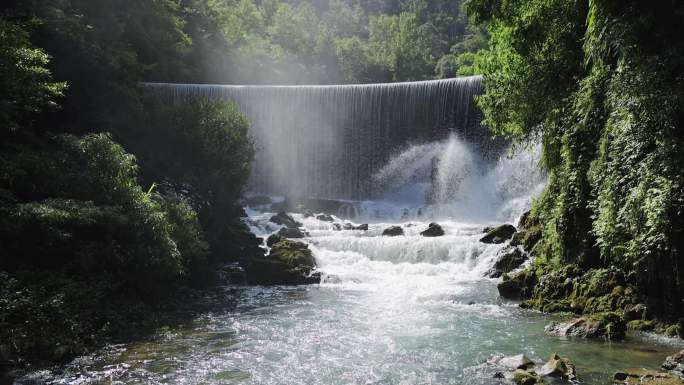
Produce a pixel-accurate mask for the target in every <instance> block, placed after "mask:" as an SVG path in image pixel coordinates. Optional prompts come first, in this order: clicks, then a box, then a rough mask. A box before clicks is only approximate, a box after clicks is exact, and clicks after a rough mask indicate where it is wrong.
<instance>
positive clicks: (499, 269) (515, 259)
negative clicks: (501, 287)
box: [487, 246, 527, 278]
mask: <svg viewBox="0 0 684 385" xmlns="http://www.w3.org/2000/svg"><path fill="white" fill-rule="evenodd" d="M526 260H527V256H526V255H525V253H523V252H522V250H520V248H518V247H514V246H508V247H506V248H505V249H503V250H501V251H499V254H498V255H497V259H496V262H495V263H494V266H492V268H491V269H490V270H489V271H488V272H487V276H488V277H490V278H499V277H501V276H502V275H504V274H505V273H510V272H511V271H513V270H515V269H517V268H518V267H520V266H521V265H522V264H523V263H525V261H526Z"/></svg>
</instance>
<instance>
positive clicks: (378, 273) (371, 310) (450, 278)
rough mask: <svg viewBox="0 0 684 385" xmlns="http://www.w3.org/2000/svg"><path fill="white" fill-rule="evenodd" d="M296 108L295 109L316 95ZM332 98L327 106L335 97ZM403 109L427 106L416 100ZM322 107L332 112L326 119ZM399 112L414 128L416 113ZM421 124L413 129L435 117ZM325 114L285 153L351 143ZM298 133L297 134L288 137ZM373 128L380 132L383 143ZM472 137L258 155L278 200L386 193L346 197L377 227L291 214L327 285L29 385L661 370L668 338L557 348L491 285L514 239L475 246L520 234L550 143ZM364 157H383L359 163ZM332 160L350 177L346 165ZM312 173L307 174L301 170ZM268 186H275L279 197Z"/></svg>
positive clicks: (37, 376)
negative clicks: (503, 360)
mask: <svg viewBox="0 0 684 385" xmlns="http://www.w3.org/2000/svg"><path fill="white" fill-rule="evenodd" d="M450 84H451V87H452V88H449V87H450V86H449V85H450ZM453 84H454V83H453V82H452V83H449V82H443V83H430V84H423V85H420V84H419V85H417V86H415V87H417V88H415V87H414V86H406V85H400V86H397V87H396V88H394V89H391V87H390V88H388V87H386V86H380V87H375V88H374V87H372V86H369V87H366V88H360V89H359V90H361V94H362V95H363V97H362V98H361V99H360V100H366V101H369V100H370V101H373V100H375V101H376V102H377V103H378V104H377V105H376V107H375V108H380V107H378V106H381V105H383V103H384V102H380V100H381V99H382V98H385V97H387V95H395V96H396V95H398V94H397V93H401V92H404V93H407V94H406V95H413V96H414V97H415V96H416V95H423V96H425V95H435V94H434V92H435V91H436V90H437V91H439V92H453V90H454V89H453ZM411 87H414V88H411ZM421 87H422V88H421ZM435 87H437V88H435ZM439 87H443V88H442V89H440V88H439ZM450 89H451V91H449V90H450ZM171 90H173V92H179V93H181V94H187V93H209V94H211V93H217V94H218V95H214V96H216V97H227V96H226V95H232V96H231V97H236V98H237V99H238V100H241V101H243V102H245V101H247V100H252V98H258V97H264V98H265V99H266V100H267V101H270V102H273V103H276V102H277V101H278V100H281V99H279V98H281V97H282V95H280V96H274V94H273V93H277V92H282V93H283V94H284V95H292V94H291V92H293V90H294V88H293V89H289V88H284V89H283V90H280V89H278V88H268V89H265V88H253V89H251V88H250V89H248V90H240V89H237V88H232V87H228V88H220V87H218V88H217V87H214V86H209V87H205V88H202V87H201V86H186V87H185V88H184V87H171ZM351 90H354V88H353V87H352V88H350V87H339V88H334V87H333V88H330V89H323V88H322V89H317V88H311V89H304V91H301V90H300V92H303V93H304V96H306V97H307V98H314V97H315V98H317V97H321V95H328V97H331V95H333V94H334V95H336V96H335V98H339V97H350V98H351V96H352V95H351V94H350V92H352V91H351ZM416 90H422V91H420V92H417V91H416ZM464 90H466V91H467V89H466V88H462V89H461V91H459V92H465V91H464ZM421 92H423V93H422V94H421ZM237 94H240V95H239V96H235V95H237ZM383 95H384V96H383ZM406 95H404V96H406ZM304 96H302V95H299V96H297V98H304ZM461 96H463V95H461ZM431 97H432V96H431ZM431 97H430V98H431ZM440 97H442V98H443V99H439V98H437V99H435V100H433V99H430V98H427V99H429V100H433V101H434V102H436V103H439V105H440V106H441V107H439V108H440V110H439V111H442V112H444V111H451V110H450V109H451V108H452V107H453V106H451V107H449V106H447V107H448V108H447V107H444V106H445V105H446V104H448V103H447V102H446V101H445V100H451V99H449V98H450V97H445V96H444V95H442V96H440ZM463 97H465V96H463ZM470 97H472V95H470ZM297 98H294V100H299V101H301V100H304V99H297ZM374 98H375V99H374ZM325 100H327V102H328V103H329V102H331V100H332V99H330V98H328V99H325ZM335 100H339V99H335ZM357 100H359V99H357ZM406 100H408V101H410V102H411V103H413V104H415V103H416V102H417V99H415V98H414V99H413V100H412V99H410V98H408V99H406ZM424 101H425V100H423V101H421V103H423V102H424ZM278 103H280V102H278ZM407 103H408V102H407ZM295 104H296V103H295ZM324 104H325V103H323V104H322V105H324ZM352 104H353V103H352ZM346 106H347V107H349V105H348V104H347V105H346ZM347 107H345V108H347ZM278 108H279V109H282V108H284V107H283V106H279V107H278ZM355 108H358V109H359V110H361V111H366V112H365V113H366V115H365V116H366V117H368V116H377V115H376V114H375V113H376V112H377V111H376V110H373V108H370V107H369V108H367V109H365V108H366V107H363V106H356V107H355ZM401 108H407V106H406V105H403V107H401ZM421 108H422V107H421ZM459 108H462V106H461V107H459ZM380 110H381V111H384V112H383V113H387V112H388V111H391V109H387V108H385V109H384V110H383V109H382V108H380ZM315 111H318V112H315V114H318V113H319V112H320V110H319V109H318V108H317V109H315ZM371 111H374V112H373V113H372V114H371V113H370V112H371ZM290 112H293V113H295V112H296V111H294V110H292V111H290ZM424 112H425V113H429V111H427V110H426V111H424ZM345 113H348V111H346V112H345ZM402 113H403V114H404V115H403V116H404V117H406V113H407V112H406V111H403V112H402ZM448 113H451V112H448ZM251 114H254V115H252V116H257V119H261V120H258V121H259V122H260V123H258V124H257V126H258V127H262V128H263V127H266V126H262V125H261V124H262V123H263V122H265V121H267V119H271V118H273V116H274V115H272V114H271V113H270V112H269V113H266V112H264V113H263V114H262V115H259V112H258V111H252V112H251ZM269 114H270V115H269ZM248 115H249V114H248ZM414 115H415V116H413V118H412V119H413V120H411V119H409V121H411V122H415V121H416V120H415V119H417V118H418V116H419V115H420V116H423V115H421V114H414ZM316 116H317V115H316ZM309 117H310V115H309ZM319 118H320V117H319ZM319 118H316V119H318V120H315V119H314V121H313V123H307V126H306V127H305V128H304V129H302V130H303V131H302V132H308V131H307V130H309V129H312V130H313V129H320V131H319V132H318V133H317V134H315V135H313V134H312V139H311V140H312V141H309V142H301V141H300V142H298V143H297V144H296V145H295V144H292V145H293V146H294V147H288V146H289V144H288V145H284V147H283V148H281V150H284V151H285V150H286V151H291V150H292V149H293V148H297V146H299V145H301V144H302V143H305V144H306V146H316V145H317V144H316V140H318V139H315V138H319V139H320V138H322V137H323V136H321V135H328V134H331V133H335V132H339V131H336V130H337V128H335V129H333V130H328V128H330V126H325V124H323V123H325V122H330V120H328V119H322V118H320V119H319ZM293 119H294V118H293ZM333 120H334V119H333ZM293 121H294V120H293ZM290 123H291V122H290ZM290 123H286V124H285V126H286V127H291V125H290ZM357 123H358V122H357ZM433 123H434V121H433ZM318 124H323V126H320V127H319V126H317V125H318ZM355 124H356V123H355ZM359 124H360V123H359ZM326 127H327V128H326ZM335 127H339V126H335ZM376 127H377V126H376ZM362 128H363V126H358V127H357V128H355V129H353V130H350V131H345V132H348V133H350V132H351V133H353V135H352V136H354V135H357V136H359V135H360V136H359V137H356V138H354V139H350V138H347V139H345V140H341V141H338V142H335V141H333V142H331V143H333V144H334V143H337V144H340V143H345V146H347V144H349V143H351V144H352V145H355V144H357V145H358V146H368V145H370V147H372V146H374V145H375V144H377V143H378V142H377V140H381V139H382V138H378V137H376V138H374V139H373V140H370V141H365V139H364V138H366V137H364V136H363V135H367V134H368V132H365V133H364V134H363V135H361V134H360V133H362V132H364V131H363V129H362ZM279 129H280V128H279ZM374 130H376V128H374V129H373V130H370V131H369V132H371V133H372V132H375V133H378V132H385V131H374ZM283 132H285V131H283ZM283 132H281V133H277V134H274V135H273V136H272V137H270V138H266V139H264V138H262V143H263V140H273V141H274V142H272V143H270V144H266V146H267V147H269V146H276V145H278V143H277V142H278V141H279V140H282V139H283V136H282V134H283ZM302 132H299V133H300V134H301V133H302ZM462 134H463V132H461V131H459V130H455V131H454V132H452V133H451V134H450V135H449V136H448V137H447V138H444V137H443V136H441V138H443V139H440V140H432V141H427V142H426V141H422V142H419V144H413V145H406V144H403V150H401V151H396V150H395V149H392V148H384V149H382V150H379V152H376V153H374V152H372V151H370V150H369V147H363V148H360V149H355V148H351V147H350V148H347V147H345V149H344V151H342V153H344V154H346V155H344V156H346V158H340V159H342V160H343V162H341V161H340V159H338V158H336V157H337V155H334V156H333V155H330V156H328V157H325V156H323V154H324V152H320V151H326V148H327V147H326V146H328V145H330V143H328V142H325V141H323V142H321V143H319V144H320V145H321V147H318V148H316V149H315V151H309V152H305V154H307V155H305V157H304V158H302V159H303V160H302V159H294V158H290V155H291V154H289V153H285V152H283V153H279V152H278V151H280V150H276V149H272V150H269V151H271V152H269V151H266V153H268V154H271V155H273V154H281V155H282V157H283V158H282V160H283V162H282V163H283V164H282V165H281V166H282V167H284V168H282V169H278V168H277V167H281V166H277V165H275V164H271V163H269V161H268V160H267V161H265V162H266V163H264V161H263V160H262V163H260V165H259V166H258V167H257V168H261V169H260V170H261V172H265V171H264V170H266V171H267V172H266V174H263V175H271V174H272V173H276V174H278V175H277V178H276V180H275V181H266V182H263V183H265V184H266V185H268V186H267V187H268V188H266V191H278V192H281V193H283V192H293V190H291V189H290V190H288V189H289V188H290V187H287V186H296V185H297V184H301V186H300V187H301V188H302V190H301V191H295V192H297V193H304V192H307V193H317V194H320V195H319V196H335V194H333V193H331V192H332V191H333V190H335V189H340V190H339V191H338V192H339V195H340V196H344V197H348V198H353V197H354V196H358V197H365V198H367V197H369V196H370V195H372V194H369V193H370V191H371V190H372V191H373V192H374V194H376V195H375V197H376V198H377V199H376V200H374V201H370V200H367V201H363V202H347V203H346V206H345V207H347V208H350V207H351V209H349V210H347V211H348V212H353V213H355V217H356V218H355V221H357V222H361V221H363V222H366V223H369V227H368V230H366V231H358V230H339V228H338V226H339V227H342V226H341V225H343V224H344V222H345V221H344V220H343V219H340V218H337V217H335V218H334V219H335V222H334V223H330V222H324V221H320V220H317V219H315V218H312V217H308V218H305V217H304V216H303V215H301V214H293V216H294V218H295V219H296V220H297V221H299V222H301V223H302V224H303V227H304V230H306V231H307V232H308V234H309V236H308V237H307V238H306V239H304V241H306V242H307V243H309V245H310V246H309V247H310V248H311V250H312V251H313V254H314V257H315V259H316V263H317V265H318V270H319V271H320V272H321V273H322V276H323V282H322V283H321V284H320V285H313V286H307V287H243V286H235V285H230V284H227V285H226V286H225V287H224V292H223V293H224V295H225V297H220V298H221V299H220V300H219V302H220V303H221V304H222V306H215V307H214V310H213V311H209V312H207V311H206V310H205V311H203V312H201V314H200V315H199V316H198V317H197V318H196V319H195V320H194V321H193V322H192V323H190V324H188V325H184V326H181V327H176V328H174V329H172V330H170V331H166V332H163V333H159V335H157V336H156V337H155V338H152V339H150V340H149V341H143V342H138V343H132V344H128V345H116V346H110V347H108V348H107V349H104V350H102V351H99V352H97V353H95V354H93V355H91V356H86V357H81V358H79V359H77V360H75V361H74V362H72V363H71V364H69V365H67V366H65V367H63V368H60V369H59V370H57V371H42V372H37V373H33V374H31V375H29V376H27V377H26V378H24V379H23V380H20V381H19V382H18V383H19V384H26V385H28V384H35V383H36V382H33V381H34V380H35V381H37V383H41V381H42V382H43V383H49V384H115V383H117V384H123V383H125V384H199V383H202V384H212V385H214V384H215V385H219V384H249V385H271V384H272V385H276V384H277V385H280V384H286V385H290V384H292V385H295V384H297V385H298V384H321V385H337V384H340V385H342V384H345V385H346V384H368V385H370V384H378V385H380V384H407V385H408V384H473V385H488V384H495V383H499V382H498V380H494V379H493V378H492V377H491V373H490V374H487V373H486V372H483V371H482V370H481V366H480V364H481V363H482V362H484V361H485V360H486V358H487V357H489V356H491V355H493V354H506V355H513V354H519V353H524V354H526V355H528V356H529V357H531V358H533V359H535V360H537V361H541V360H543V359H545V358H546V357H548V356H549V355H550V354H551V353H554V352H557V353H559V354H561V355H563V356H568V357H570V358H571V359H572V360H573V362H574V363H575V364H576V365H577V368H578V373H579V375H580V377H581V379H582V380H583V381H584V383H587V384H604V383H605V384H608V383H611V376H612V373H613V372H614V371H616V370H619V369H624V368H626V367H632V366H639V367H645V368H650V369H657V368H658V366H659V364H660V362H662V359H663V357H664V356H665V355H666V354H669V353H671V352H672V350H674V346H672V345H671V341H670V342H667V343H665V344H664V343H656V342H654V341H652V340H644V339H640V338H631V339H628V340H627V341H625V342H613V343H611V344H604V343H603V342H591V341H582V342H577V341H575V342H572V341H564V340H559V339H557V338H554V337H549V336H546V335H544V333H543V327H544V325H545V324H546V323H547V322H549V321H550V320H551V318H550V317H548V316H545V315H542V314H539V313H535V312H529V311H526V310H523V309H520V308H518V307H516V306H513V305H512V304H510V303H507V302H505V301H503V300H502V299H501V298H500V297H499V296H498V292H497V290H496V281H495V280H492V279H488V278H485V277H484V274H485V273H486V272H487V271H488V270H489V268H490V267H491V266H492V264H493V262H494V261H495V259H496V257H497V253H498V252H499V251H500V250H501V249H502V248H503V247H506V244H501V245H493V244H485V243H482V242H480V241H479V240H480V238H481V237H482V235H483V227H484V226H485V225H490V224H499V223H502V222H509V223H516V221H517V219H518V218H519V216H520V215H521V214H522V213H523V212H524V211H525V210H526V209H528V208H529V206H530V201H531V199H532V198H533V197H534V196H536V195H537V194H538V193H539V192H540V191H541V190H542V189H543V186H544V183H545V176H544V174H543V173H542V172H540V170H539V154H540V148H539V145H538V144H534V145H530V146H529V147H528V148H525V149H522V150H521V151H517V152H514V153H512V154H505V155H499V153H498V152H495V154H496V155H497V156H494V157H493V158H494V159H490V158H491V157H492V153H491V152H488V151H487V149H486V146H481V145H480V144H481V143H482V142H477V141H474V140H472V138H467V137H464V135H462ZM373 135H374V134H373ZM333 136H334V135H333ZM434 137H435V136H433V138H434ZM438 137H439V136H438ZM366 139H367V138H366ZM374 140H375V141H374ZM325 143H327V144H325ZM478 143H479V144H478ZM269 148H270V147H269ZM321 149H322V150H321ZM319 150H320V151H319ZM335 151H337V150H335ZM378 153H381V154H382V155H381V156H377V154H378ZM268 154H266V155H264V156H270V155H268ZM288 154H289V155H288ZM311 154H318V155H316V156H317V157H319V158H320V159H319V158H315V159H313V158H312V159H313V160H316V159H318V161H320V167H319V168H317V167H318V166H316V165H317V164H318V163H314V164H313V165H312V164H309V165H308V166H307V165H306V164H307V162H311V161H312V159H309V158H306V157H307V156H309V155H311ZM331 154H338V155H339V153H337V152H333V153H331ZM363 154H375V155H374V156H371V157H370V158H369V159H366V160H363V161H361V159H362V158H363V156H362V155H363ZM392 154H394V155H392ZM262 155H263V154H262ZM321 157H322V158H321ZM276 158H277V157H276ZM293 159H294V160H293ZM331 159H334V160H335V161H334V162H331ZM354 160H356V161H358V162H356V163H354ZM288 162H290V163H288ZM292 162H294V163H292ZM301 162H303V163H301ZM336 162H341V163H336ZM335 165H337V166H339V169H334V166H335ZM304 166H306V167H308V168H305V169H298V168H297V167H304ZM358 166H361V167H358ZM293 170H296V172H295V171H293ZM331 170H332V171H331ZM326 172H327V174H326ZM306 173H309V174H306ZM323 174H325V176H323ZM263 175H262V177H263ZM288 178H290V179H288ZM317 178H321V179H317ZM283 181H287V182H288V183H285V184H282V182H283ZM293 182H294V183H293ZM285 185H287V186H285ZM359 185H360V186H359ZM272 187H278V188H279V189H276V190H270V188H272ZM280 188H285V190H282V189H280ZM295 190H296V189H295ZM364 194H366V195H364ZM247 211H248V214H249V218H247V219H246V222H247V223H248V225H249V226H250V228H251V230H252V231H253V232H254V233H255V234H256V235H258V236H260V237H261V238H262V239H264V240H265V239H266V238H267V237H268V236H269V235H270V234H273V233H275V232H276V231H278V230H279V228H280V226H278V225H276V224H274V223H271V222H270V221H269V219H270V217H271V216H272V215H273V213H270V212H260V211H256V210H251V209H248V210H247ZM431 221H438V222H439V224H440V225H441V226H442V228H443V229H444V232H445V235H443V236H440V237H435V238H428V237H424V236H422V235H421V234H420V233H421V231H423V230H425V229H426V228H427V227H428V223H429V222H431ZM356 224H358V223H356ZM336 225H337V226H336ZM391 225H394V226H401V228H402V230H403V231H404V235H403V236H396V237H388V236H383V235H382V232H383V230H384V229H386V228H387V227H388V226H391ZM668 344H670V345H668Z"/></svg>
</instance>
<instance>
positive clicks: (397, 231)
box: [382, 226, 404, 237]
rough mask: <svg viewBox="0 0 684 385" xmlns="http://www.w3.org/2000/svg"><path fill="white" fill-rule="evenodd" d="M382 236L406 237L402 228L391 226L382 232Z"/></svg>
mask: <svg viewBox="0 0 684 385" xmlns="http://www.w3.org/2000/svg"><path fill="white" fill-rule="evenodd" d="M382 235H384V236H386V237H397V236H400V235H404V229H402V228H401V226H390V227H388V228H386V229H385V230H383V231H382Z"/></svg>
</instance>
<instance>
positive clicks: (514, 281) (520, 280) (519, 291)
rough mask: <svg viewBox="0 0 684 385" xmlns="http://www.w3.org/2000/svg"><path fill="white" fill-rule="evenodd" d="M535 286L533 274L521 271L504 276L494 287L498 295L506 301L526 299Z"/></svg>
mask: <svg viewBox="0 0 684 385" xmlns="http://www.w3.org/2000/svg"><path fill="white" fill-rule="evenodd" d="M536 284H537V277H536V275H535V274H534V272H531V271H527V270H522V271H517V272H515V273H513V274H510V275H509V274H504V275H503V280H502V281H501V282H499V284H498V285H496V288H497V289H498V290H499V295H500V296H502V297H503V298H507V299H516V300H517V299H526V298H530V296H531V295H532V290H533V289H534V286H535V285H536Z"/></svg>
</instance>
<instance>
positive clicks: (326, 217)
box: [316, 214, 335, 222]
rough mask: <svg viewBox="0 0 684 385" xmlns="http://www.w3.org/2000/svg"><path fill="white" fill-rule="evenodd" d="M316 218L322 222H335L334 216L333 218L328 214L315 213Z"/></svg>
mask: <svg viewBox="0 0 684 385" xmlns="http://www.w3.org/2000/svg"><path fill="white" fill-rule="evenodd" d="M316 219H318V220H319V221H323V222H335V218H333V217H332V215H329V214H318V215H316Z"/></svg>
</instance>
